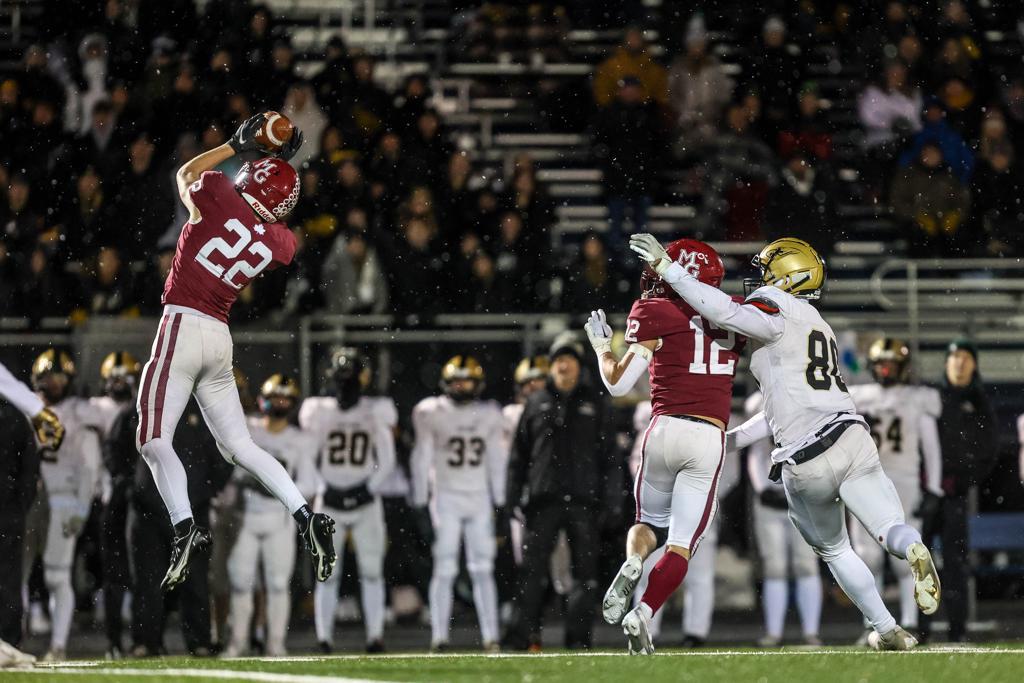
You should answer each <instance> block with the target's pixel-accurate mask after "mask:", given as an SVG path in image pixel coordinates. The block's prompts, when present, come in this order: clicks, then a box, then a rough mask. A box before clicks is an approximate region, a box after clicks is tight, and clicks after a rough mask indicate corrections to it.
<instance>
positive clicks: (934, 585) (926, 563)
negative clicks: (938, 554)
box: [907, 543, 942, 614]
mask: <svg viewBox="0 0 1024 683" xmlns="http://www.w3.org/2000/svg"><path fill="white" fill-rule="evenodd" d="M907 563H909V564H910V571H911V572H913V574H914V600H915V601H916V602H917V606H918V607H919V608H920V609H921V611H922V612H924V613H925V614H935V611H936V610H937V609H939V600H940V599H941V598H942V584H940V583H939V573H938V572H937V571H935V563H934V562H932V554H931V553H930V552H928V548H926V547H925V545H924V543H911V544H910V547H909V548H907Z"/></svg>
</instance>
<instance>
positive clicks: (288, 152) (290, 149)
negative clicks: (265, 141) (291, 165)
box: [277, 128, 305, 161]
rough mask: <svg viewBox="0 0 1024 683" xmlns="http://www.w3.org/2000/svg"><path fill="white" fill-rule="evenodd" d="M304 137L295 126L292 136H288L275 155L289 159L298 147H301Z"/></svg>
mask: <svg viewBox="0 0 1024 683" xmlns="http://www.w3.org/2000/svg"><path fill="white" fill-rule="evenodd" d="M304 139H305V137H304V136H303V135H302V131H301V130H299V129H298V128H296V129H295V132H294V133H293V134H292V136H291V137H290V138H288V142H286V143H284V144H283V145H281V149H279V150H278V151H277V156H278V157H280V158H281V159H284V160H285V161H291V158H292V157H293V156H295V153H296V152H298V151H299V147H302V141H303V140H304Z"/></svg>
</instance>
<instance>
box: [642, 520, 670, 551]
mask: <svg viewBox="0 0 1024 683" xmlns="http://www.w3.org/2000/svg"><path fill="white" fill-rule="evenodd" d="M639 523H640V524H643V525H644V526H645V527H647V528H648V529H650V530H651V533H653V534H654V539H655V541H657V543H658V545H657V547H658V548H660V547H661V546H663V545H665V544H666V543H668V527H667V526H654V525H653V524H651V523H650V522H639Z"/></svg>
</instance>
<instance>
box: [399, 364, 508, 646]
mask: <svg viewBox="0 0 1024 683" xmlns="http://www.w3.org/2000/svg"><path fill="white" fill-rule="evenodd" d="M441 389H442V391H443V392H444V395H443V396H431V397H428V398H425V399H423V400H422V401H420V402H419V403H418V404H416V407H415V408H414V409H413V412H412V422H413V427H414V429H415V430H416V445H415V446H414V447H413V452H412V457H411V463H410V464H411V470H412V504H413V506H414V507H416V508H421V509H422V508H423V507H424V506H426V504H427V499H428V491H430V492H432V494H433V495H432V496H430V498H431V515H432V517H433V523H434V529H435V540H434V545H433V554H434V574H433V576H432V577H431V578H430V626H431V640H430V649H431V650H433V651H435V652H438V651H443V650H446V649H447V648H448V634H449V632H450V629H451V614H452V588H453V585H454V583H455V577H456V576H457V575H458V572H459V547H460V546H461V545H462V541H463V540H465V549H466V568H467V569H468V570H469V578H470V580H471V581H472V583H473V604H474V606H475V607H476V615H477V619H478V621H479V622H480V637H481V640H482V641H483V645H484V649H485V650H488V651H496V650H497V649H498V637H499V633H498V589H497V587H496V585H495V582H494V556H495V552H496V546H495V537H494V509H495V508H500V507H503V506H504V505H505V472H506V468H507V466H508V464H507V461H508V457H507V455H506V453H505V451H504V443H505V441H504V438H503V429H504V418H503V417H502V414H501V408H500V407H498V404H497V403H495V402H494V401H484V400H481V399H480V394H481V393H482V392H483V390H484V369H483V368H482V367H481V366H480V363H478V362H477V360H476V359H475V358H473V357H472V356H455V357H453V358H451V359H450V360H449V361H448V362H447V363H445V366H444V368H443V369H442V371H441Z"/></svg>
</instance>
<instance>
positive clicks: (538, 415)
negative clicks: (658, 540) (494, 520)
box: [507, 379, 621, 511]
mask: <svg viewBox="0 0 1024 683" xmlns="http://www.w3.org/2000/svg"><path fill="white" fill-rule="evenodd" d="M612 427H613V425H612V415H611V404H610V403H609V401H608V398H607V396H605V394H604V393H603V392H599V391H597V390H595V389H594V388H593V387H591V386H590V385H589V384H586V383H585V382H584V381H582V380H581V382H580V383H579V384H578V385H577V386H576V389H574V390H573V391H572V392H571V393H569V394H561V393H559V392H558V390H557V389H555V386H554V384H553V383H552V381H551V380H550V379H549V380H548V382H547V385H546V386H545V387H544V388H543V389H541V390H538V391H536V392H534V393H533V394H532V395H531V396H530V398H529V399H527V401H526V407H525V408H524V410H523V416H522V418H521V419H520V420H519V426H518V428H517V429H516V434H515V439H514V440H513V442H512V452H511V458H510V460H509V471H508V496H507V500H508V504H509V505H510V506H519V507H521V508H522V509H523V510H524V511H525V510H527V509H528V508H529V506H530V505H534V504H536V503H542V502H550V501H551V500H552V499H555V500H559V501H564V502H566V503H569V502H573V503H579V504H582V505H588V506H593V507H595V508H601V509H611V508H615V507H617V506H618V505H619V504H620V502H621V495H620V494H621V491H620V489H621V482H620V481H619V480H620V479H621V476H620V472H621V469H620V468H619V466H618V463H617V460H616V453H617V449H616V444H615V438H614V431H613V428H612Z"/></svg>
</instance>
